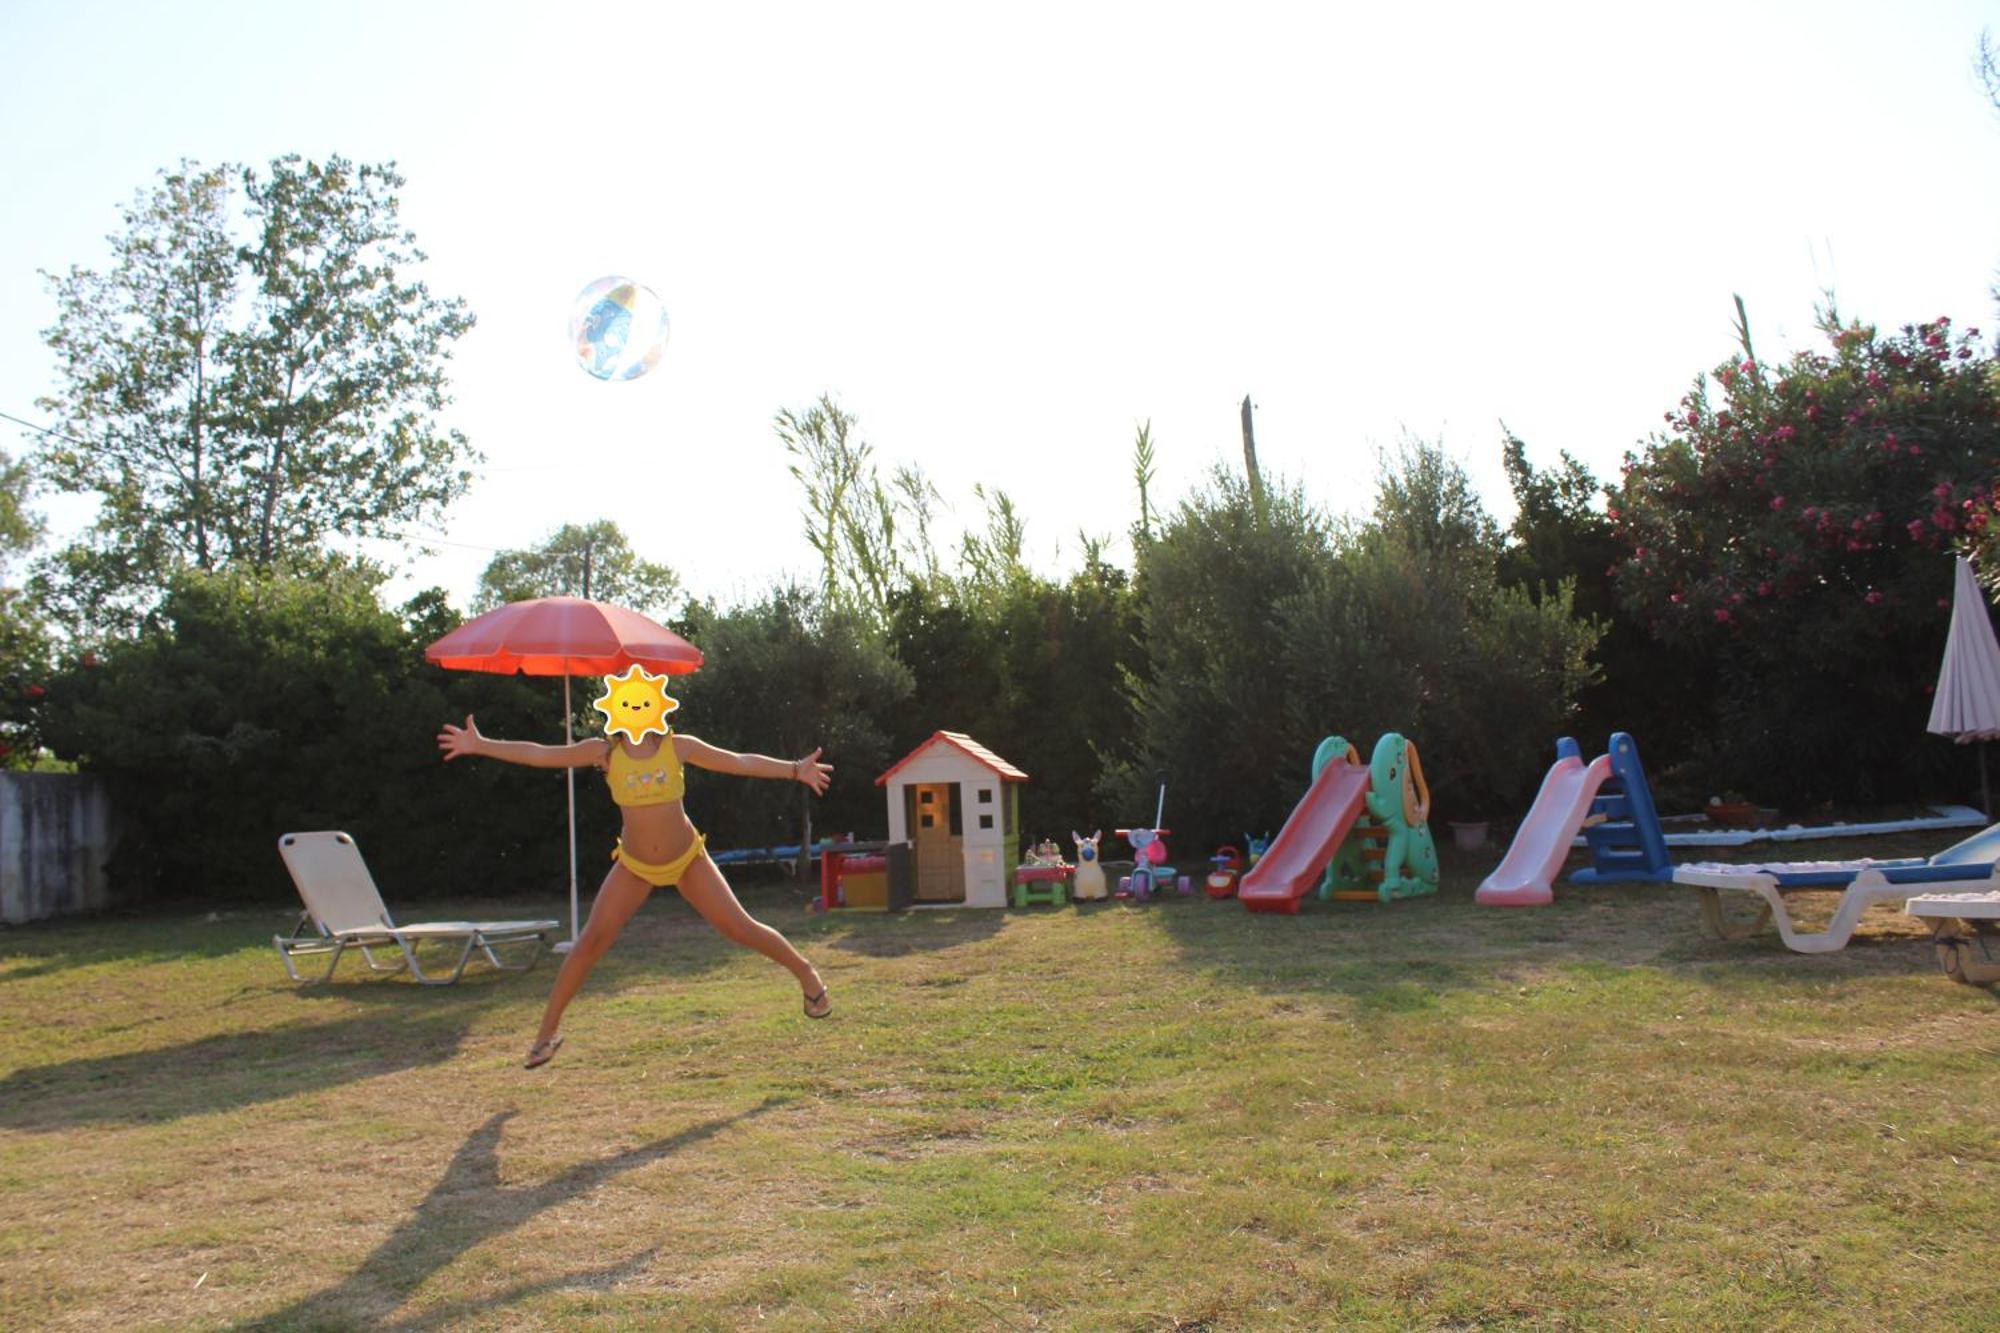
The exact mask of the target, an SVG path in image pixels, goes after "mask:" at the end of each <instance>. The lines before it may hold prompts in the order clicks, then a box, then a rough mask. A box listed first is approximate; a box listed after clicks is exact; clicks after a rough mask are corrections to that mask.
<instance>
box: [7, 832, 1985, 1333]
mask: <svg viewBox="0 0 2000 1333" xmlns="http://www.w3.org/2000/svg"><path fill="white" fill-rule="evenodd" d="M1952 840H1953V835H1936V834H1932V835H1926V836H1924V837H1922V838H1919V839H1915V840H1910V839H1904V840H1901V841H1897V840H1890V839H1877V840H1873V841H1870V842H1868V843H1865V844H1864V843H1862V842H1860V841H1859V840H1849V841H1846V842H1842V843H1838V844H1833V843H1828V844H1817V845H1812V846H1801V845H1790V846H1785V845H1780V846H1779V847H1778V848H1777V850H1773V846H1772V845H1771V844H1766V845H1764V846H1763V847H1761V848H1751V849H1746V850H1747V852H1748V856H1749V857H1752V858H1754V857H1755V856H1758V855H1762V856H1766V857H1777V856H1783V857H1786V858H1788V859H1805V858H1810V857H1815V856H1842V857H1847V856H1855V855H1862V854H1873V855H1895V854H1907V853H1909V852H1911V851H1917V852H1930V851H1935V850H1937V849H1938V848H1939V847H1941V846H1943V845H1945V843H1947V842H1949V841H1952ZM1445 855H1446V857H1447V861H1446V880H1445V885H1444V890H1443V892H1442V893H1440V894H1438V895H1437V896H1435V897H1431V898H1420V899H1414V900H1408V901H1404V902H1399V903H1395V904H1391V905H1375V904H1361V905H1355V904H1346V903H1337V904H1321V903H1316V902H1314V903H1309V904H1308V905H1307V907H1306V909H1305V911H1304V913H1303V914H1302V915H1300V916H1298V917H1293V918H1285V917H1272V916H1251V915H1249V914H1248V913H1246V912H1244V911H1243V910H1242V908H1241V907H1240V906H1238V905H1237V904H1236V903H1234V902H1222V903H1217V902H1210V901H1207V900H1206V899H1200V898H1197V899H1193V900H1183V901H1169V902H1163V903H1157V904H1153V905H1150V906H1138V907H1135V906H1127V905H1121V904H1111V905H1092V906H1090V907H1088V908H1084V909H1077V908H1074V907H1071V908H1062V909H1056V908H1033V909H1028V910H1026V911H1009V912H965V911H950V912H920V913H911V914H906V915H896V916H885V915H862V914H834V915H833V916H831V917H826V916H820V915H816V914H812V913H809V912H807V911H806V910H804V903H805V900H806V896H807V894H806V891H805V890H804V889H802V888H800V887H798V886H795V885H788V884H782V883H767V884H763V885H753V886H749V887H746V888H745V889H744V891H743V897H744V899H745V901H746V903H747V904H748V905H749V906H750V908H751V910H752V911H753V912H755V913H757V914H758V915H760V916H761V917H763V918H764V919H765V920H767V921H769V922H771V923H772V924H773V925H776V926H777V927H778V928H779V929H781V930H783V931H785V932H786V933H787V934H789V935H790V936H791V937H792V938H793V939H794V940H795V941H796V942H798V943H799V944H800V946H801V947H802V948H804V949H805V950H806V952H807V953H808V954H809V955H810V956H812V957H813V958H814V960H815V961H816V962H817V963H818V964H819V966H820V968H821V970H822V971H823V973H824V974H825V976H826V979H827V981H828V982H829V984H830V986H831V989H832V993H833V996H834V998H835V1002H836V1006H837V1007H836V1011H835V1015H834V1017H833V1019H832V1020H830V1021H828V1022H824V1023H811V1022H807V1021H806V1020H805V1019H804V1018H802V1017H801V1015H800V1013H799V1003H798V998H797V992H796V988H795V987H794V986H793V985H792V983H791V979H790V978H789V977H788V976H787V975H786V974H784V973H783V972H782V971H780V970H779V969H777V968H775V967H773V966H771V965H770V964H768V963H766V962H764V961H763V960H762V959H760V958H758V957H756V956H755V955H752V954H748V953H744V952H740V951H736V950H734V949H733V948H732V947H731V946H729V945H727V944H725V943H723V942H722V941H720V940H719V939H718V938H716V937H715V936H713V935H711V934H709V933H708V932H707V930H706V929H705V928H704V927H703V926H701V924H700V923H699V921H698V920H697V919H696V918H695V917H694V916H693V915H692V913H691V912H689V911H688V910H687V909H686V908H685V907H684V906H683V905H682V904H681V903H680V902H679V901H678V899H676V898H674V897H673V896H672V895H670V894H663V895H660V897H659V898H658V900H657V901H655V902H654V903H652V904H650V905H649V906H648V908H647V909H646V911H645V912H644V913H642V914H641V916H640V917H639V918H638V919H637V920H636V921H635V922H634V924H633V926H632V928H631V929H630V930H629V931H628V933H627V935H626V937H625V938H624V939H623V940H621V941H620V942H619V944H618V947H617V948H616V949H615V950H614V951H613V952H612V954H611V956H610V957H609V958H608V959H607V960H606V962H605V963H604V965H603V966H602V967H601V968H600V969H599V971H598V973H597V975H595V976H593V977H592V978H591V981H590V983H589V984H588V986H587V987H586V988H585V990H584V992H583V995H582V996H581V997H580V998H579V1000H578V1002H577V1003H576V1005H575V1006H574V1007H573V1008H572V1009H571V1011H570V1015H569V1021H568V1023H567V1025H566V1030H567V1036H568V1041H567V1044H566V1045H565V1046H564V1048H563V1050H562V1052H561V1054H560V1055H558V1056H557V1058H556V1060H555V1062H554V1063H553V1064H551V1065H549V1066H548V1067H546V1068H544V1069H541V1070H538V1071H535V1072H533V1073H527V1072H524V1071H522V1070H521V1069H520V1068H519V1067H518V1063H519V1060H520V1057H521V1054H522V1052H523V1051H524V1050H525V1048H526V1046H527V1044H528V1040H529V1038H530V1036H531V1035H532V1030H533V1027H534V1023H535V1019H536V1017H537V1015H538V1014H539V1011H540V1007H541V1002H542V999H543V996H544V994H545V992H546V989H547V986H548V983H549V980H550V978H551V976H552V975H553V968H552V967H551V966H550V965H549V964H548V963H547V962H544V963H543V964H542V965H541V966H540V967H538V968H537V969H536V970H535V971H534V972H532V973H529V974H527V975H525V976H523V975H518V974H517V975H509V976H497V977H496V976H494V975H492V974H490V973H489V974H484V975H478V976H471V977H468V979H467V980H466V981H465V982H464V983H462V984H460V985H459V986H456V987H451V988H440V989H428V988H423V987H418V986H415V985H412V984H409V983H407V982H404V981H399V980H382V979H377V978H367V979H363V976H364V974H363V973H362V972H361V970H360V968H359V966H358V963H356V962H343V964H342V968H341V973H340V975H339V977H338V978H337V980H336V981H335V982H334V983H333V984H330V985H326V986H320V987H313V988H299V987H295V986H293V985H292V984H290V983H289V982H288V981H287V980H286V979H285V977H284V973H283V971H282V969H281V967H280V966H279V962H278V959H277V956H276V955H275V953H274V952H273V951H272V949H271V947H270V942H269V941H270V937H271V935H272V934H273V933H274V932H276V931H280V930H283V929H287V928H289V925H290V923H291V919H292V916H293V913H292V911H291V910H290V909H289V908H284V907H283V904H284V903H285V901H286V900H288V899H289V897H290V894H291V891H290V887H289V884H288V883H287V882H286V881H285V880H284V877H283V875H282V873H281V872H280V871H279V869H278V867H277V866H276V864H275V862H274V865H273V868H272V869H273V875H272V884H271V886H270V895H269V901H270V906H269V907H268V908H257V909H246V908H235V909H230V910H225V911H222V912H220V913H217V914H214V915H213V916H211V915H210V914H206V913H200V912H195V913H187V912H181V913H164V912H163V913H155V914H146V915H113V916H108V917H104V918H101V919H96V920H87V921H77V922H62V923H54V924H49V925H43V926H34V927H29V928H22V929H15V930H11V931H5V932H0V1022H4V1031H5V1033H6V1039H5V1042H4V1045H3V1046H0V1327H4V1328H8V1329H26V1328H44V1327H54V1328H89V1329H103V1328H118V1329H132V1328H147V1327H158V1328H175V1329H181V1328H224V1327H259V1328H262V1327H270V1328H347V1327H354V1328H393V1329H426V1328H454V1329H455V1328H508V1329H514V1328H541V1327H556V1328H603V1327H614V1328H617V1327H623V1328H655V1327H659V1328H673V1329H701V1328H716V1329H743V1328H751V1327H756V1328H773V1329H783V1328H794V1329H817V1328H828V1327H833V1328H863V1329H871V1330H872V1329H921V1330H925V1333H935V1331H936V1330H944V1329H961V1328H964V1329H973V1328H977V1329H987V1328H995V1329H1027V1328H1060V1329H1187V1328H1204V1329H1234V1328H1310V1329H1328V1328H1413V1327H1414V1328H1452V1329H1474V1328H1626V1327H1634V1326H1639V1325H1647V1326H1664V1327H1670V1328H1699V1329H1718V1328H1745V1329H1751V1328H1754V1329H1812V1330H1822V1329H1846V1328H1851V1329H1870V1330H1873V1329H1887V1328H1907V1329H1927V1330H1928V1329H1954V1328H1957V1329H1975V1328H1983V1329H1991V1328H1994V1327H1995V1326H1996V1323H2000V1000H1997V999H1996V997H1995V995H1994V994H1993V993H1992V992H1990V991H1986V990H1979V989H1974V988H1971V987H1966V986H1960V985H1955V984H1953V983H1952V982H1950V981H1948V980H1946V979H1945V977H1944V976H1943V975H1942V974H1941V973H1940V972H1939V971H1938V968H1937V965H1936V963H1935V961H1934V959H1933V957H1932V951H1931V948H1930V946H1929V944H1928V941H1927V937H1926V936H1925V935H1924V934H1923V931H1922V926H1921V923H1919V922H1916V921H1914V920H1912V919H1909V918H1906V917H1904V916H1902V915H1901V914H1900V913H1899V912H1898V911H1896V910H1894V909H1891V908H1886V907H1880V908H1877V909H1875V910H1874V911H1873V912H1872V913H1871V914H1870V916H1869V918H1868V919H1867V920H1866V921H1865V922H1864V923H1863V925H1862V928H1861V930H1860V932H1858V935H1857V938H1856V940H1855V942H1854V943H1853V944H1852V945H1850V946H1849V947H1848V949H1847V950H1846V951H1844V952H1842V953H1838V954H1833V955H1828V956H1820V957H1808V956H1804V955H1798V954H1793V953H1790V952H1787V951H1786V950H1785V949H1784V948H1783V947H1782V946H1781V945H1780V944H1779V942H1778V941H1777V937H1776V936H1775V935H1774V934H1767V935H1764V936H1761V937H1759V938H1758V939H1755V940H1751V941H1745V942H1736V943H1723V942H1717V941H1711V940H1709V939H1707V938H1705V937H1704V936H1703V934H1702V933H1701V931H1700V929H1699V926H1698V913H1697V910H1696V904H1695V900H1694V895H1693V894H1692V893H1691V892H1690V891H1688V890H1685V889H1676V888H1673V887H1671V886H1667V887H1650V886H1646V887H1638V886H1635V887H1623V888H1599V889H1576V888H1571V887H1568V886H1558V888H1557V902H1556V905H1555V906H1554V907H1553V908H1545V909H1539V910H1495V909H1487V908H1475V907H1474V906H1473V905H1472V889H1473V886H1474V884H1475V883H1476V881H1477V879H1478V877H1479V875H1480V874H1482V873H1483V872H1484V871H1485V870H1487V869H1489V868H1490V867H1491V866H1492V864H1493V863H1494V862H1496V861H1497V860H1498V859H1499V851H1498V850H1497V849H1495V850H1493V851H1491V852H1488V853H1484V854H1481V855H1479V856H1476V857H1465V856H1462V855H1455V854H1454V853H1452V852H1451V851H1450V850H1449V849H1447V851H1446V853H1445ZM1689 859H1694V858H1693V857H1690V858H1689ZM387 892H388V895H389V897H390V898H391V901H392V906H395V905H398V904H397V903H396V902H395V899H396V894H395V891H394V888H393V886H389V887H388V888H387ZM1826 901H1827V902H1828V903H1830V902H1831V899H1830V898H1829V899H1827V900H1826ZM565 910H566V904H565V905H563V906H558V905H557V904H556V903H555V902H553V901H550V900H546V899H530V900H525V901H523V900H499V901H480V900H465V901H454V902H450V903H443V904H435V905H430V906H426V907H425V908H424V910H422V911H421V912H419V911H416V910H412V908H411V907H410V906H408V905H403V914H404V915H406V916H409V917H412V918H415V917H419V916H422V917H428V918H445V919H449V918H453V917H459V916H480V915H492V916H522V915H551V916H554V915H563V914H564V912H565Z"/></svg>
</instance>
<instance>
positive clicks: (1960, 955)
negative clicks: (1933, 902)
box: [1931, 918, 2000, 986]
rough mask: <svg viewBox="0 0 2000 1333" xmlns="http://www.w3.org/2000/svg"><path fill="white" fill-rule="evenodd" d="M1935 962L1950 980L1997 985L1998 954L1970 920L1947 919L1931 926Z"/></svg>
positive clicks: (1984, 934)
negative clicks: (1935, 951)
mask: <svg viewBox="0 0 2000 1333" xmlns="http://www.w3.org/2000/svg"><path fill="white" fill-rule="evenodd" d="M1931 935H1932V938H1933V939H1934V940H1935V941H1936V943H1937V957H1938V965H1939V966H1940V967H1942V968H1943V969H1944V974H1945V975H1946V976H1948V977H1950V978H1951V979H1952V980H1953V981H1957V982H1961V983H1963V984H1965V985H1967V986H1992V985H1995V984H2000V957H1996V956H1995V954H1994V952H1993V950H1992V949H1991V948H1990V947H1989V946H1988V944H1987V941H1988V940H1989V939H1990V938H1992V937H1991V936H1989V935H1987V934H1986V933H1985V932H1983V931H1981V930H1980V929H1979V928H1978V927H1977V926H1975V925H1974V924H1973V923H1972V922H1970V921H1960V920H1957V919H1955V918H1948V919H1946V920H1942V921H1939V922H1937V923H1936V925H1935V926H1933V927H1932V931H1931Z"/></svg>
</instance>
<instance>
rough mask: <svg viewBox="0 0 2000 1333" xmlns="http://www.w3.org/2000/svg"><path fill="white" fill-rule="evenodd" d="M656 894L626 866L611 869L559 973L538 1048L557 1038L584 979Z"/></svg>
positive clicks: (651, 887)
mask: <svg viewBox="0 0 2000 1333" xmlns="http://www.w3.org/2000/svg"><path fill="white" fill-rule="evenodd" d="M652 892H653V886H652V885H650V884H648V883H647V882H646V881H645V880H643V879H640V878H639V877H638V876H637V875H635V874H633V873H632V872H631V871H629V870H627V869H626V868H625V867H624V866H622V865H613V866H612V867H611V873H609V874H607V875H606V876H605V877H604V884H603V886H602V887H600V888H599V889H598V890H597V898H596V900H595V901H593V902H592V903H591V904H590V918H589V920H587V921H585V922H584V923H583V933H582V934H580V935H578V936H577V937H576V944H575V945H574V946H572V947H571V949H570V951H569V954H568V956H567V957H565V958H564V959H563V965H562V970H561V971H559V972H557V973H556V984H555V986H554V987H553V988H552V989H551V990H550V991H549V1003H548V1007H547V1008H546V1009H544V1010H543V1011H542V1026H541V1030H540V1031H538V1032H537V1033H535V1044H536V1045H537V1046H539V1045H541V1044H542V1043H543V1042H545V1041H548V1040H549V1039H550V1038H552V1037H554V1036H555V1035H556V1029H557V1028H558V1027H560V1026H561V1025H562V1016H563V1010H564V1009H566V1008H568V1007H569V1002H570V1001H571V1000H572V999H574V998H576V992H577V989H578V988H579V987H581V986H582V985H583V979H584V978H585V977H587V976H589V975H590V969H591V968H593V967H595V966H597V960H598V959H600V958H602V957H604V951H605V950H606V949H609V948H610V947H611V941H613V940H615V939H617V938H618V932H619V931H621V930H623V929H625V923H626V922H627V921H630V920H631V919H632V914H633V913H634V912H637V911H638V910H639V907H640V905H641V904H642V903H644V902H645V901H646V898H647V896H648V895H649V894H651V893H652Z"/></svg>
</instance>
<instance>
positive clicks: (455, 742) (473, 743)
mask: <svg viewBox="0 0 2000 1333" xmlns="http://www.w3.org/2000/svg"><path fill="white" fill-rule="evenodd" d="M485 739H486V738H485V737H484V736H481V735H480V734H479V728H478V727H477V726H475V725H473V721H472V714H470V713H467V714H466V715H465V725H464V726H462V727H454V726H453V725H451V723H449V722H447V723H445V724H444V729H443V730H442V731H440V732H438V749H440V750H442V751H444V757H445V759H446V760H447V761H449V760H453V759H456V758H458V757H459V756H460V755H462V754H473V755H476V754H478V753H479V742H481V741H482V740H485Z"/></svg>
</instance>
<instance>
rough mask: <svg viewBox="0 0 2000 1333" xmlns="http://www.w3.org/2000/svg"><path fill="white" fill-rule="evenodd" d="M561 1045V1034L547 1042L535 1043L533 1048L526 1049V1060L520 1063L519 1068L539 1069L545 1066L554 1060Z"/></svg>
mask: <svg viewBox="0 0 2000 1333" xmlns="http://www.w3.org/2000/svg"><path fill="white" fill-rule="evenodd" d="M562 1043H563V1039H562V1034H561V1033H560V1032H559V1033H557V1034H556V1035H555V1036H553V1037H550V1038H549V1039H548V1040H547V1041H538V1042H536V1043H535V1044H534V1045H533V1046H530V1047H529V1048H528V1058H527V1059H526V1060H525V1061H524V1062H522V1065H521V1068H523V1069H539V1068H541V1067H542V1066H543V1065H545V1064H547V1063H548V1062H549V1061H551V1060H553V1059H555V1058H556V1052H557V1051H559V1050H561V1049H562Z"/></svg>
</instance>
